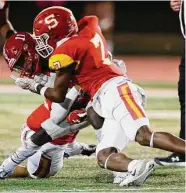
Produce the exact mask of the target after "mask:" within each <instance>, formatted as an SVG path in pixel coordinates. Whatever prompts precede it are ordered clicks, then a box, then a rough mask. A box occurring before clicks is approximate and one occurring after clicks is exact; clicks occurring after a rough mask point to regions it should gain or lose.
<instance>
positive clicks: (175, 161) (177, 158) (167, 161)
mask: <svg viewBox="0 0 186 193" xmlns="http://www.w3.org/2000/svg"><path fill="white" fill-rule="evenodd" d="M154 161H155V162H156V163H157V164H158V165H163V166H185V165H186V163H185V155H184V154H179V153H172V154H171V155H169V156H168V157H162V158H155V159H154Z"/></svg>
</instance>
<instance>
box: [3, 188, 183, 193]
mask: <svg viewBox="0 0 186 193" xmlns="http://www.w3.org/2000/svg"><path fill="white" fill-rule="evenodd" d="M179 190H183V188H168V187H167V188H161V187H159V188H158V187H157V188H140V187H139V188H125V187H123V189H121V188H120V189H119V188H118V189H117V188H114V189H111V188H110V189H105V188H98V189H97V188H92V189H90V188H88V189H75V188H74V189H72V190H65V189H62V190H60V192H74V193H75V192H92V193H93V192H94V193H97V192H125V193H127V192H126V191H128V192H133V191H136V192H146V193H148V192H152V191H153V192H155V191H156V193H160V192H161V193H162V192H168V191H171V192H172V193H174V192H175V193H177V192H178V191H179ZM157 191H159V192H157ZM5 192H11V191H5ZM13 192H16V193H23V192H24V193H26V192H29V193H34V192H37V193H51V192H47V191H38V190H23V191H13ZM60 192H55V193H60ZM183 192H185V191H183Z"/></svg>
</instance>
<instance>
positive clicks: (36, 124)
mask: <svg viewBox="0 0 186 193" xmlns="http://www.w3.org/2000/svg"><path fill="white" fill-rule="evenodd" d="M51 105H52V102H51V101H50V100H47V99H46V101H45V103H44V104H42V105H40V106H39V107H38V108H37V109H36V110H35V111H33V112H32V113H31V114H30V116H29V117H28V118H27V125H28V127H29V128H30V129H31V130H33V131H35V132H36V131H37V130H39V128H40V127H41V123H42V122H44V121H45V120H47V119H49V118H50V111H51ZM77 134H78V132H72V133H69V134H68V135H65V136H63V137H59V138H57V139H55V140H53V141H52V142H51V143H52V144H55V145H64V144H67V143H72V142H73V141H74V139H75V137H76V135H77Z"/></svg>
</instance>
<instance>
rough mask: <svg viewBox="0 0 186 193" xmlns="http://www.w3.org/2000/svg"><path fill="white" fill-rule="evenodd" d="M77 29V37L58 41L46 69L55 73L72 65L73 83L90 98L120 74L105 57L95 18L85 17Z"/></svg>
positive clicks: (121, 73)
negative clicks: (73, 65)
mask: <svg viewBox="0 0 186 193" xmlns="http://www.w3.org/2000/svg"><path fill="white" fill-rule="evenodd" d="M78 27H79V34H78V35H77V36H73V37H71V38H69V39H65V40H62V42H61V45H60V46H58V47H57V48H56V50H55V51H54V52H53V54H52V56H51V57H50V59H49V67H50V69H52V70H59V69H61V68H64V67H67V66H69V65H71V64H72V63H76V69H75V73H74V75H73V80H74V81H75V82H76V84H78V85H80V86H81V87H82V89H83V90H84V91H86V92H88V93H89V94H90V96H91V98H92V97H93V96H94V94H95V93H96V92H97V90H98V89H99V88H100V87H101V85H102V84H103V83H104V82H105V81H107V80H109V79H111V78H113V77H116V76H120V75H123V72H122V71H121V70H120V68H119V67H117V66H116V65H115V64H114V63H112V61H111V60H110V58H109V56H108V48H107V43H106V40H105V39H104V37H103V35H102V33H101V29H100V27H99V26H98V18H97V17H96V16H86V17H84V18H82V19H81V20H80V21H79V22H78ZM59 44H60V43H59Z"/></svg>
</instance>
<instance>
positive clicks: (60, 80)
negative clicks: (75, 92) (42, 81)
mask: <svg viewBox="0 0 186 193" xmlns="http://www.w3.org/2000/svg"><path fill="white" fill-rule="evenodd" d="M74 66H75V65H73V64H72V65H70V66H68V67H66V68H63V69H62V70H60V71H58V72H57V73H56V79H55V82H54V88H47V87H43V86H42V85H37V87H36V90H37V93H40V94H41V95H44V96H45V97H46V98H47V99H50V100H51V101H53V102H56V103H61V102H63V101H64V100H65V96H66V93H67V90H68V86H69V82H70V80H71V76H72V72H73V70H74Z"/></svg>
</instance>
